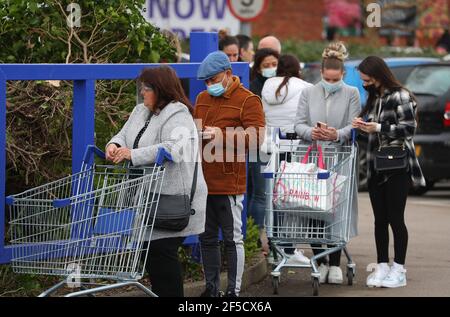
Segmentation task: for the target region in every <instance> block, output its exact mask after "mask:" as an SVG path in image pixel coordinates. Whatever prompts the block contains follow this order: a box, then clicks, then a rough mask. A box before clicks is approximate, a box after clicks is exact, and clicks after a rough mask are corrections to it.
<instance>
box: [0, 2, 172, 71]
mask: <svg viewBox="0 0 450 317" xmlns="http://www.w3.org/2000/svg"><path fill="white" fill-rule="evenodd" d="M72 2H73V1H70V0H69V1H63V0H62V1H58V0H49V1H39V0H31V1H22V0H6V1H2V2H1V3H0V21H1V23H0V36H1V38H2V44H3V45H1V48H2V49H1V50H0V62H2V63H65V62H69V63H105V62H115V63H119V62H121V63H124V62H131V63H133V62H137V61H139V60H142V61H146V62H158V60H159V58H160V57H162V58H165V59H168V60H174V54H175V51H174V49H173V48H172V47H170V46H169V45H168V43H167V40H166V38H165V37H164V36H163V35H161V33H159V32H158V31H159V30H158V29H157V28H155V27H154V26H152V25H151V24H149V23H147V22H146V21H145V19H144V17H143V16H142V15H141V13H140V9H141V8H142V7H143V5H144V3H145V1H144V0H113V1H111V0H95V1H92V0H91V1H87V0H79V1H76V3H77V4H79V5H80V9H81V14H82V17H81V20H80V23H81V24H80V27H79V28H77V27H75V28H73V29H72V28H69V27H68V25H67V16H68V15H69V12H68V11H66V9H67V6H68V4H70V3H72Z"/></svg>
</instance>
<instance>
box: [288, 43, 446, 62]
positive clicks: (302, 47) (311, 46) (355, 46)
mask: <svg viewBox="0 0 450 317" xmlns="http://www.w3.org/2000/svg"><path fill="white" fill-rule="evenodd" d="M344 43H345V44H346V46H347V50H348V52H349V54H350V56H349V58H350V59H359V58H364V57H367V56H369V55H378V56H380V57H408V56H411V57H413V56H423V57H438V55H437V53H436V52H435V51H434V50H433V49H432V48H425V49H411V48H408V49H400V48H389V47H379V46H375V45H367V44H359V43H352V42H350V43H346V42H345V41H344ZM327 45H328V43H327V42H322V41H308V42H305V41H294V40H288V41H284V42H283V53H286V54H293V55H295V56H297V57H298V58H299V59H300V61H301V62H304V63H310V62H317V61H320V60H321V59H322V52H323V50H324V49H325V47H326V46H327Z"/></svg>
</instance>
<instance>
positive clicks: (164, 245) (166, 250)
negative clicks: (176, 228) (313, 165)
mask: <svg viewBox="0 0 450 317" xmlns="http://www.w3.org/2000/svg"><path fill="white" fill-rule="evenodd" d="M183 241H184V238H168V239H160V240H155V241H151V242H150V249H149V251H148V258H147V263H146V266H145V268H146V271H147V273H148V274H149V276H150V282H151V284H152V291H153V292H154V293H155V294H156V295H158V296H159V297H184V290H183V274H182V268H181V263H180V261H179V259H178V248H179V247H180V246H181V244H182V243H183Z"/></svg>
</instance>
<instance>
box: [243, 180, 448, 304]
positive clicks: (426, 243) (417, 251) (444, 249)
mask: <svg viewBox="0 0 450 317" xmlns="http://www.w3.org/2000/svg"><path fill="white" fill-rule="evenodd" d="M437 186H438V188H436V189H435V190H433V191H431V192H429V193H427V194H426V195H425V196H422V197H409V198H408V201H407V207H406V216H405V217H406V224H407V227H408V231H409V245H408V253H407V258H406V262H407V263H406V269H407V282H408V285H407V287H404V288H398V289H384V288H383V289H369V288H367V287H366V286H365V281H366V277H367V275H368V274H369V273H368V272H367V271H366V268H367V266H368V265H369V264H370V263H373V262H376V251H375V240H374V228H373V214H372V208H371V205H370V200H369V196H368V194H367V193H360V194H359V195H358V199H359V235H358V236H357V237H355V238H353V239H352V240H351V241H350V243H349V244H348V250H349V252H350V253H351V255H352V257H353V261H354V262H355V263H356V276H355V279H354V284H353V286H348V285H346V284H344V285H339V286H336V285H327V284H325V285H321V286H320V289H319V296H321V297H397V296H398V297H429V296H432V297H444V296H445V297H448V296H450V184H449V183H446V184H445V183H444V184H442V185H440V184H438V185H437ZM390 241H391V243H390V244H391V246H390V257H391V258H392V257H393V239H392V234H391V239H390ZM305 255H307V256H310V255H311V252H310V250H306V251H305ZM345 265H346V260H345V258H344V257H343V259H342V263H341V267H342V268H343V271H344V274H345ZM310 274H311V270H310V269H284V270H283V272H282V275H281V282H280V286H279V295H273V288H272V284H271V283H272V282H271V277H270V275H269V276H268V277H267V278H265V279H264V280H263V281H262V282H260V283H258V284H254V285H252V286H250V287H249V288H247V289H246V290H245V291H244V292H243V293H241V296H242V297H271V296H280V297H303V296H311V295H312V287H311V285H312V284H311V275H310ZM344 282H346V281H345V280H344Z"/></svg>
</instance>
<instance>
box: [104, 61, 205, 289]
mask: <svg viewBox="0 0 450 317" xmlns="http://www.w3.org/2000/svg"><path fill="white" fill-rule="evenodd" d="M139 82H140V83H141V87H140V92H141V94H142V95H143V97H144V103H143V104H138V105H137V106H136V107H135V108H134V110H133V112H132V113H131V115H130V117H129V119H128V121H127V122H126V123H125V125H124V126H123V128H122V130H120V132H119V133H118V134H117V135H116V136H114V137H113V138H112V139H111V141H110V142H109V143H108V144H107V146H106V158H107V159H108V160H110V161H112V162H114V163H116V164H118V163H121V162H123V161H130V162H131V164H132V165H133V166H147V165H151V164H153V163H155V159H156V155H157V152H158V149H159V148H160V147H163V148H164V149H165V150H166V151H168V152H169V153H170V154H171V155H172V158H173V162H168V163H166V164H165V176H164V181H163V184H162V189H161V194H167V195H190V194H191V186H192V182H193V177H194V171H195V166H196V162H198V161H199V151H198V149H199V143H198V142H199V141H198V133H197V128H196V126H195V123H194V120H193V118H192V115H191V113H192V107H191V105H190V103H189V100H188V99H187V97H186V95H185V94H184V92H183V88H182V87H181V83H180V81H179V79H178V77H177V76H176V73H175V71H174V70H173V69H172V68H170V67H168V66H160V67H156V68H147V69H144V70H143V71H142V73H141V74H140V76H139ZM197 168H198V171H197V184H196V190H195V194H194V198H193V201H192V209H194V210H195V211H196V212H195V214H194V215H192V216H191V217H190V219H189V224H188V226H187V227H186V228H185V229H183V230H182V231H165V230H159V229H156V228H155V229H154V230H153V234H152V236H151V243H150V249H149V257H148V260H147V263H146V270H147V272H148V274H149V276H150V280H151V284H152V290H153V292H155V293H156V294H157V295H159V296H162V297H182V296H183V277H182V270H181V265H180V262H179V259H178V248H179V247H180V246H181V244H182V243H183V241H184V239H185V237H187V236H190V235H196V234H200V233H202V232H204V229H205V212H206V197H207V187H206V182H205V180H204V177H203V171H202V165H201V164H197Z"/></svg>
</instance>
